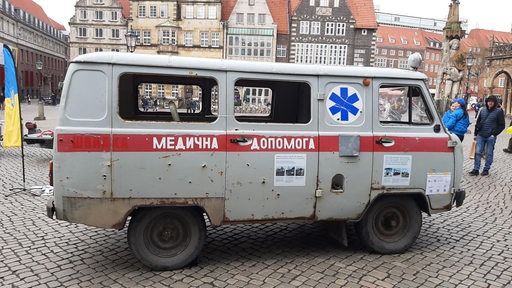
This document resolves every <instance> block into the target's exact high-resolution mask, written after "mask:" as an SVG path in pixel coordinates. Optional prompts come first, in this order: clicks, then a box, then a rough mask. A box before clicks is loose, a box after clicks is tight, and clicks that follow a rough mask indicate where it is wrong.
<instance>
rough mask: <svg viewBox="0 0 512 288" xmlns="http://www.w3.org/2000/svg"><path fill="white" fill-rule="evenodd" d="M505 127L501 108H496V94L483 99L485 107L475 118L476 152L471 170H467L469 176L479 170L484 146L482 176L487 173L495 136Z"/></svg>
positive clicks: (491, 158) (491, 159)
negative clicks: (485, 155)
mask: <svg viewBox="0 0 512 288" xmlns="http://www.w3.org/2000/svg"><path fill="white" fill-rule="evenodd" d="M503 129H505V115H504V113H503V110H502V109H500V108H498V99H497V98H496V96H493V95H491V96H489V97H487V99H486V100H485V107H482V108H481V109H480V113H479V114H478V117H477V119H476V125H475V140H476V153H475V162H474V164H473V170H471V172H469V175H471V176H477V175H478V174H479V172H480V164H481V161H482V156H483V154H484V148H485V149H486V152H487V158H486V159H485V164H484V169H483V171H482V174H480V175H482V176H486V175H489V170H490V169H491V165H492V162H493V158H494V145H495V144H496V137H498V135H499V134H500V133H501V132H502V131H503Z"/></svg>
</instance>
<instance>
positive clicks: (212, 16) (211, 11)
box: [208, 6, 217, 19]
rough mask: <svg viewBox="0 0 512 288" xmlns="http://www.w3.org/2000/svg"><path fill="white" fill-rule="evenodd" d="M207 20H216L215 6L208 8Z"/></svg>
mask: <svg viewBox="0 0 512 288" xmlns="http://www.w3.org/2000/svg"><path fill="white" fill-rule="evenodd" d="M208 19H217V6H208Z"/></svg>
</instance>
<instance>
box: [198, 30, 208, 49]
mask: <svg viewBox="0 0 512 288" xmlns="http://www.w3.org/2000/svg"><path fill="white" fill-rule="evenodd" d="M199 36H200V38H199V39H200V40H201V47H208V42H209V41H208V40H209V39H208V32H200V33H199Z"/></svg>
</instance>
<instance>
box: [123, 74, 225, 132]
mask: <svg viewBox="0 0 512 288" xmlns="http://www.w3.org/2000/svg"><path fill="white" fill-rule="evenodd" d="M217 102H218V85H217V82H216V80H215V79H212V78H207V77H184V76H178V75H141V74H123V75H122V76H121V77H120V79H119V115H120V116H121V118H123V119H125V120H147V121H180V122H213V121H215V120H216V119H217V115H218V103H217Z"/></svg>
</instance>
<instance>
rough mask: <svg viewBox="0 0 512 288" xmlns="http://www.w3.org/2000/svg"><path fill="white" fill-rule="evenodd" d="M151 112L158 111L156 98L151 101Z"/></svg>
mask: <svg viewBox="0 0 512 288" xmlns="http://www.w3.org/2000/svg"><path fill="white" fill-rule="evenodd" d="M153 111H154V112H156V111H158V98H156V97H155V99H153Z"/></svg>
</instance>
